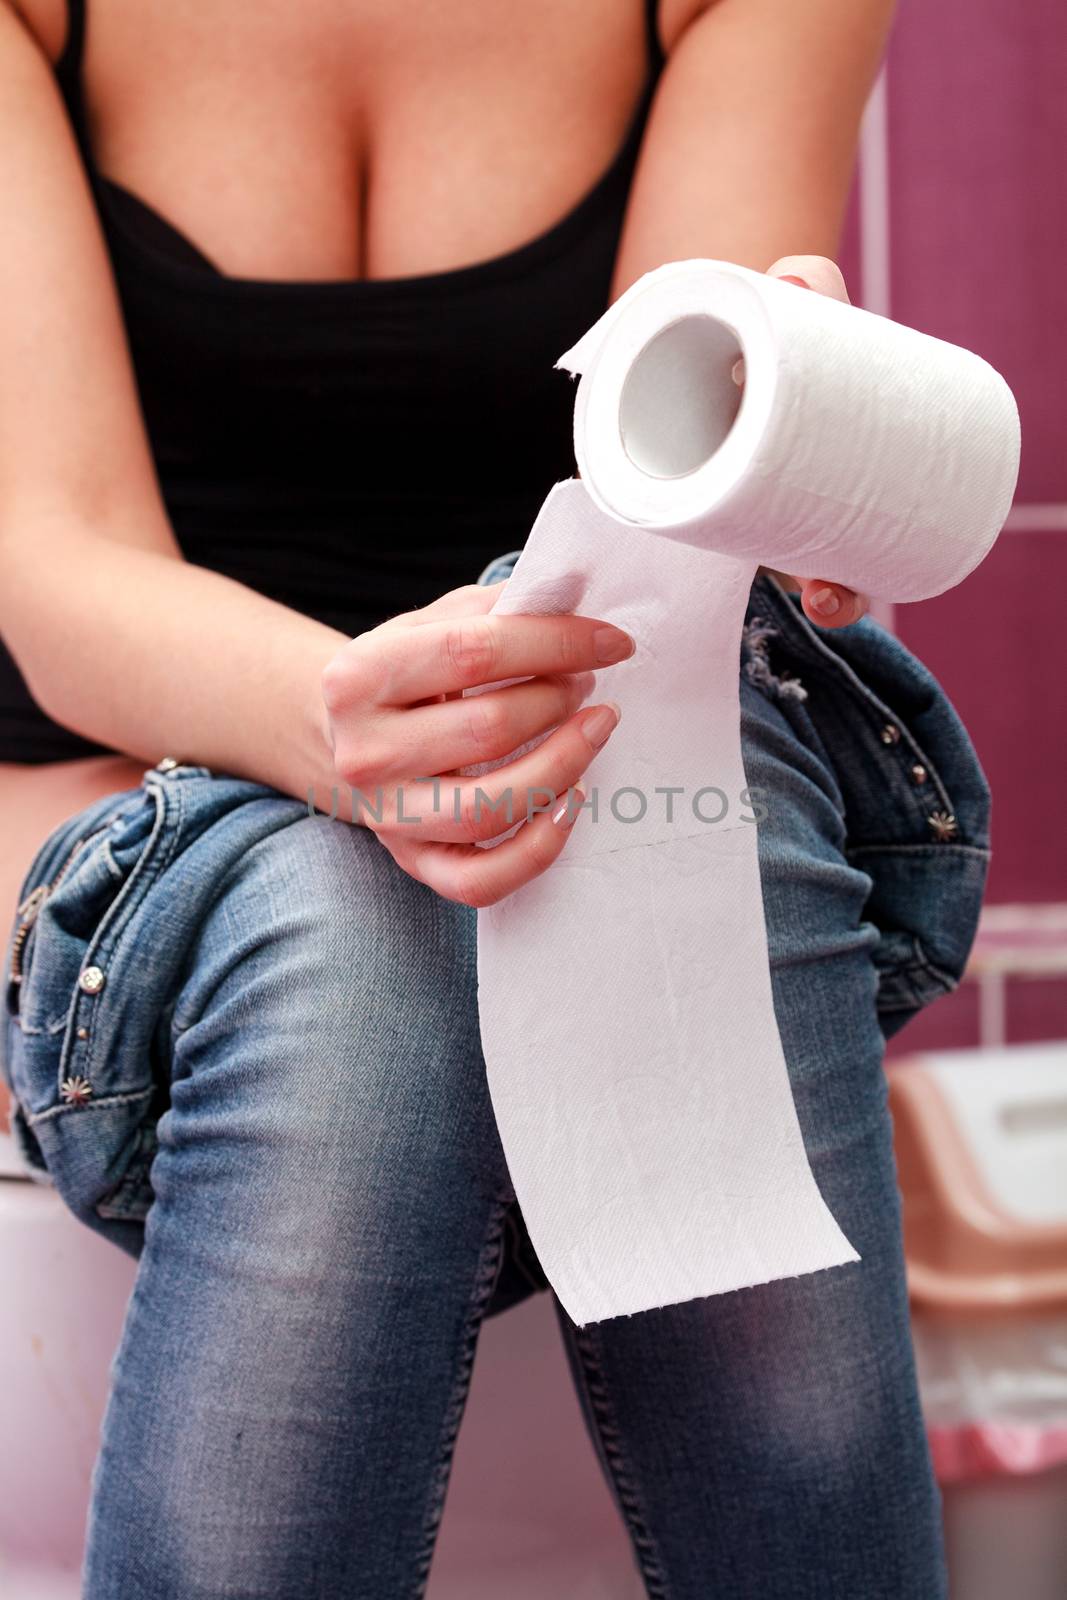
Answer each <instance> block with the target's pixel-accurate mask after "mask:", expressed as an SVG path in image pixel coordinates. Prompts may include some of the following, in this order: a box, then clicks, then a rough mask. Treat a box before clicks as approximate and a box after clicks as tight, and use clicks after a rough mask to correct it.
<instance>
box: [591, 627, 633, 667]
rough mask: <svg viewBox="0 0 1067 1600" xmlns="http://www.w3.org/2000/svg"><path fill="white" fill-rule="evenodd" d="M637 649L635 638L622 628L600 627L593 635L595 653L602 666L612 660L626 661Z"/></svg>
mask: <svg viewBox="0 0 1067 1600" xmlns="http://www.w3.org/2000/svg"><path fill="white" fill-rule="evenodd" d="M636 649H637V645H636V644H635V643H634V641H633V639H631V637H630V635H629V634H628V633H623V631H622V629H621V628H598V629H597V630H596V632H595V633H594V635H593V654H594V656H596V659H597V660H598V661H599V662H600V663H601V665H602V666H607V665H608V663H609V662H611V661H625V660H626V658H627V657H628V656H632V655H633V653H634V651H635V650H636Z"/></svg>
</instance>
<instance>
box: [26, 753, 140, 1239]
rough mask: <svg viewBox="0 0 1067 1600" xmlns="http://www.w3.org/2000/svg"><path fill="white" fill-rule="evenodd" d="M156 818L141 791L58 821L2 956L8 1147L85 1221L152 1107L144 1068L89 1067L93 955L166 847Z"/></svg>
mask: <svg viewBox="0 0 1067 1600" xmlns="http://www.w3.org/2000/svg"><path fill="white" fill-rule="evenodd" d="M164 818H165V811H164V808H163V806H162V804H161V800H160V795H159V791H158V787H156V788H152V787H149V786H148V785H143V786H142V788H141V789H140V790H133V791H128V792H124V793H122V794H119V795H116V796H114V797H112V803H111V805H110V807H107V806H105V807H103V808H101V806H100V804H99V803H97V804H96V805H95V806H94V807H92V808H89V810H88V811H87V812H86V813H82V814H80V815H79V816H77V817H74V818H72V819H70V820H69V821H68V822H66V823H64V824H63V825H62V829H60V830H56V833H55V834H54V835H53V836H52V838H51V839H50V840H49V841H48V843H47V845H46V847H45V848H44V849H43V850H42V851H41V852H40V853H39V855H38V859H37V862H36V863H35V865H34V868H33V869H31V874H30V878H29V879H28V880H27V882H26V883H25V884H24V886H23V898H22V900H21V902H20V906H19V910H18V912H17V913H16V923H15V932H14V934H13V936H12V939H11V942H10V944H9V947H8V970H7V1006H6V1009H7V1016H6V1018H5V1039H6V1052H5V1062H4V1076H5V1078H6V1080H7V1082H8V1084H9V1086H10V1088H11V1092H12V1096H13V1104H12V1125H13V1130H14V1134H15V1138H16V1140H17V1143H18V1145H19V1148H20V1150H21V1152H22V1155H23V1157H24V1159H25V1160H26V1161H27V1163H28V1165H29V1166H30V1168H31V1172H32V1171H34V1170H36V1173H38V1174H40V1175H42V1176H44V1177H45V1178H46V1179H48V1180H51V1182H52V1183H54V1184H55V1186H56V1187H57V1188H58V1189H59V1190H60V1191H61V1193H62V1195H63V1198H64V1199H65V1200H66V1201H67V1203H68V1204H69V1205H70V1207H71V1209H72V1210H74V1211H75V1212H76V1213H77V1214H79V1215H81V1216H83V1218H84V1217H85V1216H86V1212H87V1210H92V1209H93V1208H94V1207H95V1206H96V1204H97V1203H98V1201H100V1200H101V1199H102V1198H103V1197H104V1196H105V1195H106V1194H108V1193H109V1192H111V1191H113V1190H115V1189H117V1188H122V1187H123V1185H124V1183H125V1181H126V1178H127V1168H128V1166H129V1163H130V1159H131V1157H132V1156H134V1155H136V1154H137V1152H138V1150H139V1149H140V1148H141V1145H142V1140H141V1126H142V1124H143V1122H144V1121H145V1119H146V1117H148V1116H149V1114H150V1110H151V1103H152V1101H153V1098H154V1090H155V1085H154V1082H153V1076H152V1064H151V1062H150V1061H149V1060H144V1061H140V1062H137V1063H131V1062H130V1061H129V1059H128V1058H127V1057H126V1056H125V1055H124V1054H123V1053H122V1052H117V1053H116V1052H112V1051H107V1052H97V1056H96V1058H95V1059H94V1054H93V1042H94V1023H95V1016H94V1008H95V1007H96V1004H97V1001H98V997H99V996H101V995H102V993H103V991H104V990H105V988H106V985H107V972H106V963H104V964H101V963H100V961H99V960H98V952H100V950H101V949H102V948H103V947H104V946H105V944H107V943H108V942H109V941H111V940H112V939H113V938H114V936H115V932H116V929H117V927H118V926H119V925H120V924H121V922H122V921H123V920H124V919H125V917H126V915H127V914H128V907H129V906H130V905H131V903H132V902H133V901H134V900H135V898H136V895H137V888H138V883H139V880H140V879H141V876H142V874H143V873H144V872H145V871H146V868H147V866H148V864H149V862H150V861H151V860H152V858H153V857H154V855H155V854H156V853H157V852H158V850H159V849H161V848H163V846H164V833H165V830H164V827H163V823H164ZM57 862H58V866H57Z"/></svg>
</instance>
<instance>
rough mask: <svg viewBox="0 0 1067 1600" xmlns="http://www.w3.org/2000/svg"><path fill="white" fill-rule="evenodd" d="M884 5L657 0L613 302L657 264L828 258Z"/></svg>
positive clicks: (840, 0) (821, 0)
mask: <svg viewBox="0 0 1067 1600" xmlns="http://www.w3.org/2000/svg"><path fill="white" fill-rule="evenodd" d="M694 11H695V12H696V15H692V13H693V12H694ZM892 14H893V0H802V3H799V4H790V3H788V0H711V4H701V3H700V0H660V31H661V35H662V37H663V43H664V48H665V50H666V52H667V64H666V66H665V67H664V69H663V75H662V78H661V80H660V83H659V86H658V88H657V91H656V98H655V103H654V104H653V107H652V111H651V114H650V117H649V123H648V131H647V132H646V134H645V140H644V145H643V148H642V151H641V157H640V161H639V164H638V168H637V172H636V174H635V177H634V184H633V189H632V191H631V195H630V203H629V208H628V211H627V216H626V222H625V225H624V227H623V233H622V238H621V241H620V246H619V254H618V259H617V262H616V267H615V276H614V282H613V289H612V298H613V299H614V298H616V297H617V296H618V295H620V294H621V293H622V292H623V290H624V289H626V288H628V287H629V285H630V284H631V283H633V282H634V281H635V280H636V279H637V278H639V277H640V276H641V275H642V273H644V272H648V271H649V270H650V269H651V268H653V267H658V266H659V265H660V264H661V263H662V262H664V261H684V260H686V259H688V258H689V257H692V256H709V257H714V258H717V259H719V260H723V261H737V262H740V263H741V265H743V266H748V267H753V268H754V269H755V270H756V271H757V272H766V271H767V269H768V267H769V266H770V265H771V264H772V262H775V261H777V260H778V259H779V257H781V256H785V255H816V256H833V255H835V254H836V252H837V249H838V245H839V235H840V231H841V222H842V218H843V215H844V208H845V202H846V200H847V198H848V189H849V183H850V180H851V177H852V171H853V166H854V163H855V154H856V143H857V135H858V130H859V123H860V118H861V116H862V114H863V107H864V104H865V102H866V99H867V95H868V93H869V92H870V88H871V84H872V83H873V81H874V78H875V75H876V73H877V70H878V65H879V62H880V60H881V56H882V52H883V50H884V47H885V41H886V37H887V34H888V32H889V24H890V22H891V20H892ZM687 18H688V20H686V19H687Z"/></svg>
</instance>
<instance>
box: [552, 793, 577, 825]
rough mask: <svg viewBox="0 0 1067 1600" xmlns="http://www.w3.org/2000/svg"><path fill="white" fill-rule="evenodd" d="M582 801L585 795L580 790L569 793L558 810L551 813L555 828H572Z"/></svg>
mask: <svg viewBox="0 0 1067 1600" xmlns="http://www.w3.org/2000/svg"><path fill="white" fill-rule="evenodd" d="M584 800H585V795H584V794H583V793H582V791H581V790H580V789H572V790H571V791H570V793H569V794H568V796H567V798H566V799H565V800H564V802H563V804H562V805H561V806H560V808H559V810H558V811H553V813H552V821H553V822H554V823H555V824H556V826H557V828H573V826H574V824H575V823H576V822H577V820H578V812H579V811H580V810H581V807H582V803H583V801H584Z"/></svg>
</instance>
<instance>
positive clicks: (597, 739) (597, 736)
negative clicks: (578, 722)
mask: <svg viewBox="0 0 1067 1600" xmlns="http://www.w3.org/2000/svg"><path fill="white" fill-rule="evenodd" d="M621 715H622V711H621V709H620V707H619V705H618V703H617V702H616V701H614V700H605V702H604V704H603V705H602V706H597V708H596V710H595V711H593V712H591V713H590V714H589V716H588V717H586V719H585V721H584V722H583V723H582V732H583V733H584V734H585V736H586V738H587V739H588V740H589V743H590V744H591V745H592V747H593V749H594V750H599V749H600V748H601V746H602V745H605V744H607V742H608V740H609V738H610V737H611V735H612V733H613V732H614V730H615V728H616V727H617V726H618V722H619V718H620V716H621Z"/></svg>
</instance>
